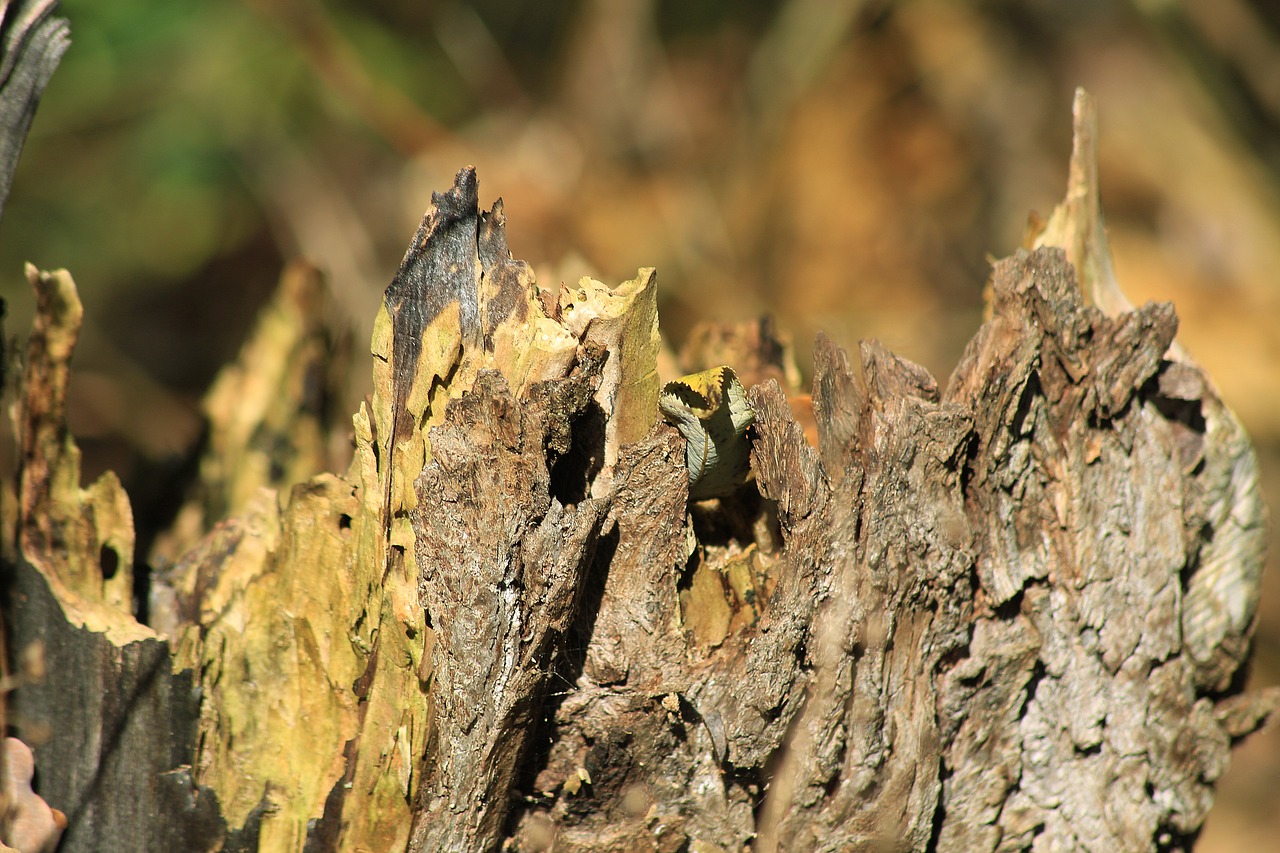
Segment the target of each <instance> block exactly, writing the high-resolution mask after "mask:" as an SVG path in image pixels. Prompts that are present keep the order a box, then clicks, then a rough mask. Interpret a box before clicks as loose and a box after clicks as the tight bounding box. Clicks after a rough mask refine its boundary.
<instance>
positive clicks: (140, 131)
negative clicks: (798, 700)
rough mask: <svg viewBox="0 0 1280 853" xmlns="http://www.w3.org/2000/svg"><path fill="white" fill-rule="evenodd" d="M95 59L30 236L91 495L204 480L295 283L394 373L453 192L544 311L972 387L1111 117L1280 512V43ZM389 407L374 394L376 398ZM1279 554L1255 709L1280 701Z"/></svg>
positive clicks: (975, 15)
mask: <svg viewBox="0 0 1280 853" xmlns="http://www.w3.org/2000/svg"><path fill="white" fill-rule="evenodd" d="M62 12H63V14H64V15H65V16H66V17H67V18H68V19H69V20H70V22H71V34H72V47H71V49H70V50H69V51H68V53H67V54H66V56H65V58H64V59H63V61H62V65H61V67H60V68H59V70H58V72H57V73H56V74H55V75H54V77H53V80H52V82H51V84H50V85H49V87H48V90H47V92H46V94H45V97H44V100H43V102H42V104H41V107H40V111H39V112H38V114H37V116H36V121H35V124H34V127H33V129H32V133H31V135H30V137H29V139H28V142H27V146H26V150H25V152H24V154H23V158H22V161H21V163H20V165H19V169H18V172H17V175H16V178H15V182H14V186H13V192H12V195H11V196H10V199H9V203H8V206H7V209H6V210H5V214H4V220H3V223H2V224H0V295H2V296H3V297H4V300H5V302H6V303H7V306H8V317H7V318H6V321H5V322H6V334H15V333H17V334H25V330H26V328H27V327H28V325H29V322H30V317H31V310H32V297H31V294H30V292H29V290H28V288H27V285H26V282H25V280H24V278H23V276H22V262H23V261H31V262H33V263H35V264H37V265H38V266H40V267H42V268H46V269H51V268H56V267H66V268H68V269H70V270H71V271H72V273H73V274H74V276H75V279H76V281H77V283H78V285H79V287H80V290H81V294H82V298H83V300H84V303H85V308H86V328H85V330H84V333H83V337H82V342H81V347H80V350H79V351H78V354H77V357H76V370H77V373H76V376H75V380H74V384H73V386H72V400H71V418H72V428H73V430H74V432H75V433H76V435H77V438H78V439H79V441H80V443H81V446H82V448H83V449H84V451H85V477H86V480H87V479H89V478H92V477H94V476H96V475H97V473H99V472H100V471H101V470H103V469H105V468H113V469H115V470H116V471H118V472H119V473H120V474H121V476H122V478H123V479H124V481H125V483H126V486H129V487H130V488H131V489H137V490H142V491H145V489H146V488H147V478H148V477H154V476H155V472H156V471H157V470H164V469H165V467H166V466H171V465H175V464H177V462H178V460H181V459H182V458H183V457H184V456H185V455H186V454H187V453H188V452H189V451H190V449H191V447H192V445H193V443H194V442H195V441H196V440H197V438H198V435H199V431H200V418H199V409H198V401H199V398H200V396H201V395H202V394H203V392H204V391H205V389H206V388H207V387H208V385H209V382H210V381H211V379H212V377H213V376H214V374H215V372H216V370H217V369H218V368H219V367H220V366H221V365H222V364H224V363H226V362H227V361H228V360H229V359H231V358H232V357H233V356H234V355H235V353H236V351H237V348H238V347H239V345H240V343H241V342H242V341H243V340H244V338H245V336H246V335H247V334H248V332H249V330H250V328H251V324H252V322H253V320H254V317H255V313H256V311H257V309H258V308H259V306H261V305H262V304H263V302H264V301H265V300H266V299H267V298H268V296H269V295H270V294H271V292H272V290H273V288H274V286H275V284H276V281H277V278H278V276H279V274H280V271H281V269H282V267H283V265H284V263H285V262H287V261H288V260H291V259H294V258H298V257H305V258H307V259H309V260H310V261H311V262H313V263H315V264H316V265H318V266H319V267H320V268H321V269H323V270H324V271H325V273H326V274H327V276H328V280H329V282H330V285H331V287H332V289H333V291H334V294H335V296H336V301H337V305H338V306H339V309H340V313H341V318H340V322H341V323H343V324H344V325H345V326H346V327H347V328H348V329H349V330H350V331H351V333H352V335H353V336H354V340H355V341H356V342H357V344H356V346H355V353H356V357H355V361H354V363H355V365H356V368H355V370H354V373H355V374H357V375H356V376H355V378H354V382H355V386H356V387H355V388H354V389H353V394H355V395H359V394H360V393H362V392H363V390H364V389H365V388H367V383H368V378H367V372H368V371H367V366H366V365H367V363H366V362H364V361H363V360H362V358H363V356H362V353H363V352H364V351H365V349H364V344H365V342H366V341H367V340H368V336H369V331H370V329H371V324H372V320H373V316H374V313H375V311H376V308H377V304H378V301H379V299H380V298H381V293H382V290H383V288H384V287H385V286H386V285H387V283H388V282H389V281H390V280H391V277H392V275H393V274H394V272H395V269H396V267H397V265H398V263H399V260H400V258H401V256H402V254H403V252H404V249H405V247H406V245H407V243H408V240H409V238H410V237H411V236H412V234H413V232H414V230H415V228H416V226H417V223H418V221H419V219H420V217H421V215H422V213H423V211H424V210H425V208H426V206H427V204H428V203H429V201H430V193H431V191H432V190H443V189H447V188H448V187H449V186H450V185H451V184H452V180H453V175H454V173H455V172H456V171H457V170H458V168H460V167H461V166H464V165H467V164H474V165H475V166H477V167H478V169H479V175H480V195H481V201H482V204H485V205H486V206H487V205H488V204H490V203H491V202H492V201H493V200H495V199H496V198H498V197H499V196H500V197H502V198H503V199H504V200H505V207H506V214H507V218H508V236H509V239H510V244H511V248H512V251H513V253H514V254H515V255H516V256H517V257H520V258H523V259H525V260H528V261H529V262H530V263H532V264H533V265H534V267H535V269H536V270H538V274H539V280H540V281H542V282H543V283H544V284H548V283H551V284H554V283H555V282H556V281H557V280H566V281H574V280H576V279H577V278H578V276H580V275H582V274H584V273H591V274H594V275H595V276H596V277H598V278H601V279H602V280H604V281H606V282H610V283H617V282H619V281H621V280H624V279H627V278H631V277H632V276H634V275H635V270H636V268H637V267H639V266H656V267H657V268H658V271H659V283H660V287H661V303H662V304H661V321H662V326H663V332H664V334H665V335H666V336H667V337H668V339H669V340H671V341H672V342H673V343H675V344H676V345H678V344H679V343H680V341H681V339H682V336H683V335H685V334H686V333H687V332H688V330H689V328H690V327H691V326H692V325H693V324H694V323H695V322H696V321H698V320H701V319H708V318H712V319H722V320H743V319H748V318H752V317H754V316H756V315H758V314H760V313H762V312H766V311H768V312H772V313H773V314H775V315H776V317H777V318H778V322H779V326H780V328H782V329H784V330H788V331H789V332H790V334H791V335H792V337H793V339H794V341H795V342H796V352H797V356H798V358H799V361H800V363H801V366H802V367H807V365H808V363H809V360H810V350H811V342H812V339H813V335H814V333H815V331H817V330H818V329H824V330H825V331H826V332H827V333H828V334H829V335H830V336H831V337H832V338H833V339H834V340H835V341H836V342H837V343H839V344H841V345H843V346H845V347H847V348H855V347H856V345H857V341H858V339H859V338H863V337H878V338H880V339H881V340H883V341H885V342H886V344H888V346H889V347H890V348H892V349H893V350H895V351H896V352H898V353H899V354H901V355H903V356H906V357H908V358H910V359H913V360H915V361H918V362H920V363H922V364H924V365H925V366H926V367H928V368H929V369H930V370H932V371H933V372H934V373H935V375H937V376H938V377H939V378H940V380H941V381H943V382H945V380H946V377H947V376H948V375H949V374H950V372H951V369H952V368H953V366H954V365H955V363H956V360H957V357H958V355H959V353H960V350H961V348H962V347H963V346H964V344H965V342H966V341H967V340H968V339H969V337H970V336H971V335H972V334H973V332H974V331H975V330H976V329H977V327H978V324H979V323H980V320H981V293H982V286H983V283H984V280H985V278H986V276H987V274H988V269H989V264H988V257H991V256H995V257H999V256H1004V255H1007V254H1009V253H1011V252H1012V251H1013V250H1014V249H1015V248H1016V247H1017V246H1018V245H1019V244H1020V242H1021V238H1022V234H1023V230H1024V226H1025V223H1026V218H1027V214H1028V213H1029V212H1030V211H1033V210H1034V211H1038V212H1039V213H1041V214H1045V215H1047V214H1048V213H1049V211H1050V210H1051V209H1052V207H1053V205H1054V204H1055V203H1056V201H1057V200H1058V199H1059V198H1060V197H1061V195H1062V193H1063V191H1064V189H1065V185H1066V174H1067V160H1068V156H1069V154H1070V149H1071V99H1072V92H1073V89H1074V87H1076V86H1077V85H1082V86H1084V87H1086V88H1087V89H1088V90H1089V91H1090V92H1091V93H1092V94H1093V95H1094V96H1095V98H1096V99H1097V102H1098V107H1099V116H1100V140H1099V145H1100V157H1101V180H1102V194H1103V203H1104V208H1105V211H1106V216H1107V220H1108V224H1109V227H1110V235H1111V241H1112V248H1113V251H1114V253H1115V262H1116V271H1117V275H1118V277H1119V280H1120V283H1121V286H1122V287H1123V288H1124V289H1125V291H1126V292H1127V293H1128V295H1129V297H1130V299H1131V300H1132V301H1134V302H1135V303H1141V302H1143V301H1146V300H1149V299H1157V300H1172V301H1173V302H1174V303H1175V304H1176V305H1177V308H1178V313H1179V316H1180V318H1181V322H1182V325H1181V331H1180V333H1179V339H1180V340H1181V341H1182V343H1183V345H1184V346H1185V347H1186V348H1187V350H1188V351H1189V352H1190V353H1191V354H1192V355H1193V356H1194V357H1195V358H1196V359H1198V360H1199V361H1200V362H1201V364H1202V365H1204V366H1205V367H1206V369H1207V370H1208V372H1209V373H1210V375H1211V376H1212V377H1213V378H1214V379H1215V380H1216V382H1217V383H1218V385H1219V386H1220V388H1221V390H1222V393H1223V395H1224V397H1225V398H1226V401H1227V402H1228V404H1229V405H1231V406H1232V407H1233V408H1235V410H1236V411H1237V412H1238V413H1239V414H1240V416H1241V417H1242V419H1243V420H1244V422H1245V425H1246V426H1247V427H1248V429H1249V430H1250V432H1251V434H1252V436H1253V438H1254V439H1255V441H1256V442H1257V448H1258V452H1259V455H1260V457H1261V460H1262V464H1263V470H1264V476H1265V486H1266V487H1267V490H1268V498H1269V500H1268V503H1269V504H1270V505H1271V506H1272V507H1275V506H1277V505H1280V500H1278V498H1280V280H1278V279H1277V275H1278V273H1277V271H1278V270H1280V195H1278V192H1277V190H1278V189H1280V10H1278V9H1277V7H1276V6H1275V5H1274V4H1269V3H1261V2H1259V3H1249V2H1244V0H1131V2H1127V3H1126V2H1119V3H1117V2H1103V0H1083V2H1075V3H1070V4H1066V3H1060V2H1054V1H1053V0H1038V1H1037V0H1026V2H1020V3H1019V2H1002V1H1001V0H989V2H981V3H971V4H962V3H952V2H942V0H896V2H895V0H881V2H858V0H732V2H731V1H730V0H703V2H689V0H681V1H680V2H676V0H580V2H533V1H532V0H474V2H449V1H448V0H440V2H409V0H365V2H360V3H356V2H350V0H345V2H338V0H329V2H324V3H321V2H318V0H241V2H222V3H196V2H183V0H170V2H166V3H160V2H145V0H114V2H111V3H101V2H93V0H66V2H64V3H63V4H62ZM361 383H364V385H361ZM1277 552H1280V548H1276V547H1274V546H1273V548H1272V551H1271V553H1272V557H1271V565H1270V566H1269V569H1268V573H1267V577H1266V580H1265V581H1264V599H1263V603H1262V608H1261V624H1260V627H1259V639H1258V655H1257V659H1256V663H1255V667H1254V671H1253V674H1252V676H1251V682H1252V683H1253V684H1254V685H1255V686H1260V685H1271V684H1277V683H1280V581H1277V572H1276V565H1275V563H1276V562H1277ZM1278 831H1280V731H1271V732H1268V733H1264V734H1261V735H1256V736H1254V737H1253V738H1251V739H1250V740H1248V741H1246V742H1245V743H1244V744H1243V746H1242V747H1241V748H1240V749H1239V750H1238V751H1237V752H1236V753H1235V756H1234V760H1233V764H1232V767H1231V770H1230V772H1229V773H1228V775H1227V777H1226V778H1225V780H1224V781H1223V783H1222V785H1221V788H1220V798H1219V804H1218V806H1217V807H1216V809H1215V811H1214V812H1213V814H1212V816H1211V817H1210V820H1209V823H1208V827H1207V829H1206V831H1205V834H1204V835H1203V837H1202V839H1201V845H1200V847H1199V848H1198V849H1200V850H1203V851H1228V850H1240V849H1249V848H1252V849H1274V844H1275V839H1276V838H1277V837H1278V836H1277V832H1278Z"/></svg>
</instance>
